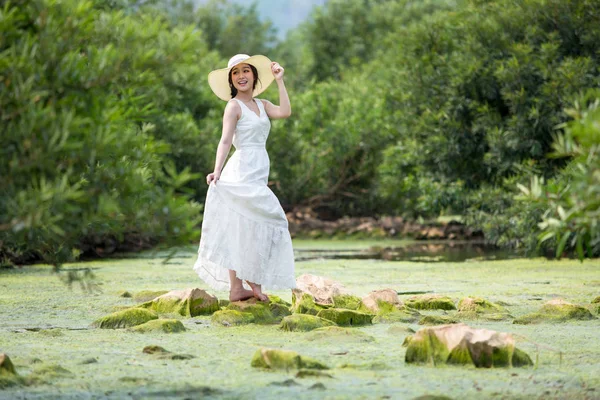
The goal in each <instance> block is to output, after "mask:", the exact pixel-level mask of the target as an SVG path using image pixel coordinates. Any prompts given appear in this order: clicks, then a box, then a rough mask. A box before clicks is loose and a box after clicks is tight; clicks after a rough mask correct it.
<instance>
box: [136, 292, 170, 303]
mask: <svg viewBox="0 0 600 400" xmlns="http://www.w3.org/2000/svg"><path fill="white" fill-rule="evenodd" d="M165 293H169V291H168V290H141V291H139V292H136V293H134V294H133V300H135V301H137V302H139V303H145V302H147V301H150V300H154V299H155V298H157V297H159V296H162V295H163V294H165Z"/></svg>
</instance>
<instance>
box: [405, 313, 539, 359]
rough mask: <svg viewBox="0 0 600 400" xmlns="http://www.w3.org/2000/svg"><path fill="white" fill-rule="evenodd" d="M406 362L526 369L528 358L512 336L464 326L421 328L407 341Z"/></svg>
mask: <svg viewBox="0 0 600 400" xmlns="http://www.w3.org/2000/svg"><path fill="white" fill-rule="evenodd" d="M405 343H406V346H407V349H406V353H405V361H406V362H407V363H409V364H410V363H417V364H433V365H439V364H457V365H471V366H475V367H478V368H481V367H483V368H490V367H509V366H515V367H516V366H529V365H533V363H532V362H531V359H530V358H529V356H528V355H527V354H526V353H524V352H523V351H521V350H519V349H516V348H515V346H514V339H513V338H512V336H510V335H508V334H505V333H500V332H495V331H490V330H487V329H474V328H470V327H468V326H466V325H464V324H458V325H444V326H439V327H432V328H424V329H421V330H419V331H418V332H417V333H415V335H413V336H409V337H407V338H406V341H405Z"/></svg>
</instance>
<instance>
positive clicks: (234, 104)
mask: <svg viewBox="0 0 600 400" xmlns="http://www.w3.org/2000/svg"><path fill="white" fill-rule="evenodd" d="M229 113H233V114H235V115H236V116H237V117H238V118H240V116H241V114H242V107H241V106H240V103H238V100H236V99H231V100H229V101H228V102H227V105H226V106H225V114H229Z"/></svg>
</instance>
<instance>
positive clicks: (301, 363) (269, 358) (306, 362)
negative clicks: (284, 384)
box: [250, 348, 328, 370]
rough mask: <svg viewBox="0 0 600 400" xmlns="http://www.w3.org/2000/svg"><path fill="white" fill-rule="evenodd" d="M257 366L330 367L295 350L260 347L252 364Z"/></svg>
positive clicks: (278, 367) (273, 367)
mask: <svg viewBox="0 0 600 400" xmlns="http://www.w3.org/2000/svg"><path fill="white" fill-rule="evenodd" d="M250 365H251V366H252V367H255V368H268V369H283V370H290V369H297V370H300V369H328V367H327V366H326V365H324V364H322V363H320V362H318V361H317V360H315V359H312V358H310V357H305V356H301V355H300V354H298V353H296V352H295V351H289V350H279V349H266V348H263V349H259V350H256V353H254V357H252V362H251V364H250Z"/></svg>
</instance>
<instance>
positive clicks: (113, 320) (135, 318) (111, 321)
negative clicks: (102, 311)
mask: <svg viewBox="0 0 600 400" xmlns="http://www.w3.org/2000/svg"><path fill="white" fill-rule="evenodd" d="M153 319H158V314H157V313H155V312H154V311H150V310H146V309H144V308H129V309H127V310H123V311H117V312H115V313H112V314H109V315H106V316H104V317H102V318H99V319H97V320H96V321H94V322H93V323H92V326H93V327H96V328H101V329H118V328H130V327H132V326H136V325H141V324H143V323H146V322H148V321H150V320H153Z"/></svg>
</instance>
